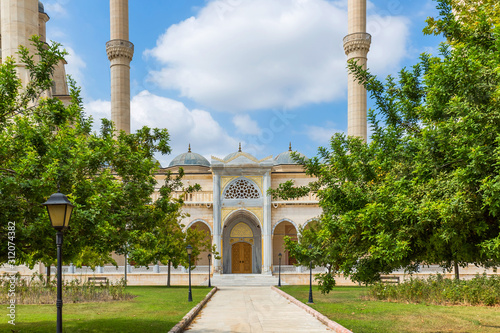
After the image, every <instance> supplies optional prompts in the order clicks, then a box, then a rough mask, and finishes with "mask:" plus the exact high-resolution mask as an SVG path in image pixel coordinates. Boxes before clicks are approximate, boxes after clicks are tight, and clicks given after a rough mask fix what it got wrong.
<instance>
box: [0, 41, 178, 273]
mask: <svg viewBox="0 0 500 333" xmlns="http://www.w3.org/2000/svg"><path fill="white" fill-rule="evenodd" d="M33 43H34V45H35V46H36V50H37V52H36V54H35V55H32V54H29V52H28V50H27V49H26V48H21V49H20V55H21V59H22V61H23V62H24V63H25V64H26V68H27V69H28V70H29V71H30V75H31V81H30V82H29V83H28V84H27V85H26V86H22V84H21V82H20V81H19V79H18V78H17V76H16V68H15V65H14V62H13V61H12V60H11V59H9V58H7V59H3V63H2V64H1V65H0V175H1V177H0V242H1V243H2V244H7V237H8V235H12V234H8V231H9V230H8V222H14V223H15V226H16V228H15V239H13V242H14V243H15V245H16V259H15V260H16V264H27V265H29V266H31V267H33V266H34V264H35V263H37V262H43V263H44V264H46V265H50V264H52V263H54V262H55V260H56V246H55V232H54V230H53V228H52V227H51V226H50V222H49V219H48V216H47V213H46V210H45V208H44V207H43V206H41V204H42V203H43V202H44V201H46V200H47V198H48V197H49V196H50V195H51V194H53V193H54V192H56V191H57V190H58V188H60V190H61V192H63V193H66V194H68V197H69V199H70V201H72V202H73V204H74V205H75V209H74V211H73V215H72V218H71V222H70V228H69V230H67V231H66V232H65V236H64V248H63V249H64V255H63V258H64V261H65V262H66V263H69V262H73V263H75V264H76V265H82V264H86V265H90V266H95V265H103V264H104V263H109V262H111V263H112V262H113V260H112V258H111V253H112V252H114V251H116V252H120V251H122V250H123V247H124V244H127V243H133V242H134V239H135V237H137V235H138V234H141V232H145V231H147V230H150V229H152V228H154V227H155V223H156V222H157V221H156V220H155V218H154V217H155V212H154V210H152V209H151V194H152V193H153V191H154V186H155V184H156V180H155V176H154V173H155V172H156V171H157V169H158V162H157V161H156V160H155V159H154V158H153V155H154V154H155V153H157V152H159V153H162V154H167V153H169V152H170V147H169V145H168V140H169V136H168V132H167V130H165V129H149V128H147V127H143V128H142V129H140V130H138V131H137V133H134V134H130V135H127V134H125V133H124V132H121V133H116V131H115V130H114V127H113V125H112V123H111V122H109V121H107V120H103V122H102V126H101V129H100V131H99V133H95V132H94V133H93V132H92V131H91V126H92V119H91V118H87V117H86V116H85V114H84V110H83V106H82V100H81V98H80V95H79V93H80V91H79V88H77V87H76V85H75V84H74V82H72V81H70V84H71V103H70V104H69V105H64V104H63V103H62V102H61V101H60V100H59V99H57V98H47V97H46V96H47V94H46V91H47V90H48V89H49V88H50V87H51V86H52V79H51V78H52V73H53V70H54V66H55V65H56V64H57V63H58V62H59V61H60V60H61V59H62V58H63V57H64V55H65V52H64V51H61V50H60V45H59V44H57V43H52V45H49V46H47V45H46V44H45V43H42V42H40V41H39V39H38V38H34V39H33ZM163 191H167V189H164V190H163ZM176 207H177V208H179V206H176ZM6 262H8V257H7V252H6V251H1V252H0V263H6Z"/></svg>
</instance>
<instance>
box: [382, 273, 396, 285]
mask: <svg viewBox="0 0 500 333" xmlns="http://www.w3.org/2000/svg"><path fill="white" fill-rule="evenodd" d="M380 282H382V283H395V284H399V276H389V275H382V276H381V277H380Z"/></svg>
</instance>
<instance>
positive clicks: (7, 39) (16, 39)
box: [0, 0, 39, 84]
mask: <svg viewBox="0 0 500 333" xmlns="http://www.w3.org/2000/svg"><path fill="white" fill-rule="evenodd" d="M0 11H1V22H2V24H1V35H2V44H1V49H2V58H3V59H5V58H7V57H12V58H13V59H14V62H15V64H16V66H17V70H18V73H19V78H20V79H21V81H22V82H23V84H26V83H28V81H29V79H30V77H29V73H28V71H27V69H26V67H25V66H24V64H22V63H21V60H20V57H19V55H18V54H17V52H18V51H19V46H20V45H23V46H26V47H27V48H28V49H29V50H30V51H31V52H33V53H34V51H35V48H34V47H33V46H32V45H31V42H30V41H29V39H30V38H31V37H32V36H33V35H38V32H39V28H38V19H39V17H38V1H37V0H1V9H0Z"/></svg>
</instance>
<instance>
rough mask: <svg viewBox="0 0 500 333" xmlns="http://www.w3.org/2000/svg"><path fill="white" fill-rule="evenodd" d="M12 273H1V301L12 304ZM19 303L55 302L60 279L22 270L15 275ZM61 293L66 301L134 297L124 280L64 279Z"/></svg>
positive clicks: (17, 301) (113, 299)
mask: <svg viewBox="0 0 500 333" xmlns="http://www.w3.org/2000/svg"><path fill="white" fill-rule="evenodd" d="M11 279H12V276H10V275H7V274H4V275H3V276H2V277H0V290H2V291H3V292H2V293H0V304H9V301H10V300H11V299H10V298H8V295H9V288H10V287H11V281H12V280H11ZM15 279H16V288H15V289H16V291H15V300H16V304H55V300H56V299H57V297H56V293H57V279H56V278H53V279H51V280H49V281H47V280H45V278H44V276H43V275H42V274H36V273H34V274H33V275H32V276H31V277H30V278H22V277H21V275H20V274H19V273H17V274H16V275H15ZM62 297H63V299H64V303H83V302H108V301H125V300H130V299H132V298H133V296H132V295H130V294H129V293H128V292H126V291H125V281H124V280H120V281H118V282H116V283H112V282H111V283H110V282H107V283H105V284H102V285H101V284H95V283H94V282H88V281H87V282H82V281H81V280H79V279H74V280H72V281H63V283H62Z"/></svg>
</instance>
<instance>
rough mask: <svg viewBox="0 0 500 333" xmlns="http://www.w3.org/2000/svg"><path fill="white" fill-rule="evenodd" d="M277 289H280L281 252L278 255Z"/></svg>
mask: <svg viewBox="0 0 500 333" xmlns="http://www.w3.org/2000/svg"><path fill="white" fill-rule="evenodd" d="M278 287H281V252H280V253H279V254H278Z"/></svg>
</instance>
